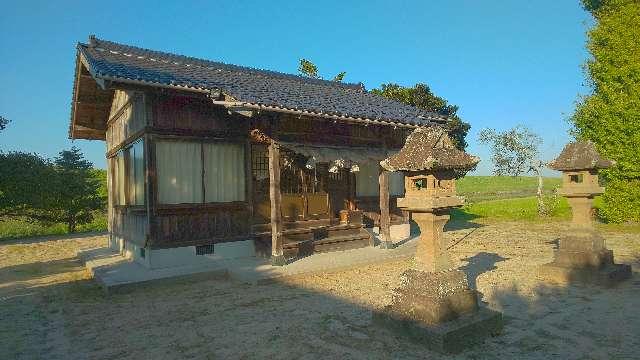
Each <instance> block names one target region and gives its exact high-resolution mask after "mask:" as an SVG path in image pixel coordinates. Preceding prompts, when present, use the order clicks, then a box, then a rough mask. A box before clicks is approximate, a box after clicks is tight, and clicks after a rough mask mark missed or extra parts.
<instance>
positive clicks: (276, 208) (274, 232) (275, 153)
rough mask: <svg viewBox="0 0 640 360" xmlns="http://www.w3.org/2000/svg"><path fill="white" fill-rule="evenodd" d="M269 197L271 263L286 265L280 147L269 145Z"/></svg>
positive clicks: (274, 144)
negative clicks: (283, 247) (283, 240)
mask: <svg viewBox="0 0 640 360" xmlns="http://www.w3.org/2000/svg"><path fill="white" fill-rule="evenodd" d="M269 199H270V200H271V264H272V265H275V266H282V265H286V264H287V261H286V259H285V258H284V254H283V252H282V245H283V244H282V211H281V207H282V206H281V204H282V194H281V193H280V148H279V147H278V145H277V144H276V143H275V142H273V141H272V142H271V144H270V145H269Z"/></svg>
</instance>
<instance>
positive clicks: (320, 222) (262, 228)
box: [251, 219, 339, 233]
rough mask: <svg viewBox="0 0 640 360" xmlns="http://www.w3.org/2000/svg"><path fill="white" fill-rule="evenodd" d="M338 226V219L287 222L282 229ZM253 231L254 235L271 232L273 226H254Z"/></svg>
mask: <svg viewBox="0 0 640 360" xmlns="http://www.w3.org/2000/svg"><path fill="white" fill-rule="evenodd" d="M337 224H339V220H338V219H319V220H303V221H293V222H285V223H283V224H282V228H283V229H284V230H289V229H302V228H312V227H318V226H331V225H337ZM251 231H252V232H254V233H262V232H270V231H271V224H255V225H252V226H251Z"/></svg>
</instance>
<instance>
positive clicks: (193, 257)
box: [108, 237, 256, 269]
mask: <svg viewBox="0 0 640 360" xmlns="http://www.w3.org/2000/svg"><path fill="white" fill-rule="evenodd" d="M108 245H109V246H108V247H109V248H110V249H111V250H112V251H115V252H118V253H120V254H122V255H124V257H125V258H128V259H130V260H133V261H134V262H136V263H138V264H140V265H142V266H144V267H146V268H148V269H164V268H172V267H181V266H192V265H200V264H207V263H210V262H211V260H228V259H238V258H246V257H254V256H255V255H256V252H255V246H254V242H253V240H243V241H234V242H228V243H219V244H214V251H213V253H212V254H205V255H197V254H196V247H195V246H184V247H177V248H170V249H148V248H144V247H141V246H139V245H137V244H134V243H131V242H128V241H123V240H122V239H118V238H115V237H112V238H110V239H109V244H108Z"/></svg>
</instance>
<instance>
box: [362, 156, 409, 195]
mask: <svg viewBox="0 0 640 360" xmlns="http://www.w3.org/2000/svg"><path fill="white" fill-rule="evenodd" d="M359 166H360V171H358V172H357V173H355V174H356V196H378V195H379V194H380V182H379V179H378V176H379V174H380V172H379V171H380V170H379V169H380V165H378V163H376V162H368V163H364V164H359ZM389 195H397V196H402V195H404V174H403V173H402V172H390V173H389Z"/></svg>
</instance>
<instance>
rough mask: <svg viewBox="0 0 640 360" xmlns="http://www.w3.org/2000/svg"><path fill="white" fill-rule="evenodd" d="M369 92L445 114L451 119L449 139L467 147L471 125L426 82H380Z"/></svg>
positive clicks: (464, 147)
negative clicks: (401, 83) (410, 84)
mask: <svg viewBox="0 0 640 360" xmlns="http://www.w3.org/2000/svg"><path fill="white" fill-rule="evenodd" d="M371 92H372V93H374V94H378V95H382V96H384V97H386V98H390V99H393V100H396V101H399V102H402V103H405V104H408V105H412V106H415V107H417V108H419V109H424V110H427V111H430V112H435V113H438V114H441V115H445V116H447V117H448V118H449V119H450V120H451V121H450V122H449V123H447V125H446V128H447V131H448V132H449V136H450V137H451V140H452V141H453V142H454V144H455V145H456V147H457V148H458V149H460V150H464V149H466V148H467V141H466V137H467V134H468V133H469V129H470V128H471V125H470V124H469V123H466V122H464V121H462V119H461V118H460V117H459V116H458V114H457V112H458V106H456V105H451V104H449V103H448V102H447V100H445V99H443V98H441V97H439V96H437V95H435V94H434V93H433V92H432V91H431V89H430V88H429V86H427V85H426V84H416V85H414V86H413V87H404V86H400V85H398V84H393V83H389V84H382V85H381V86H380V89H373V90H371Z"/></svg>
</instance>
